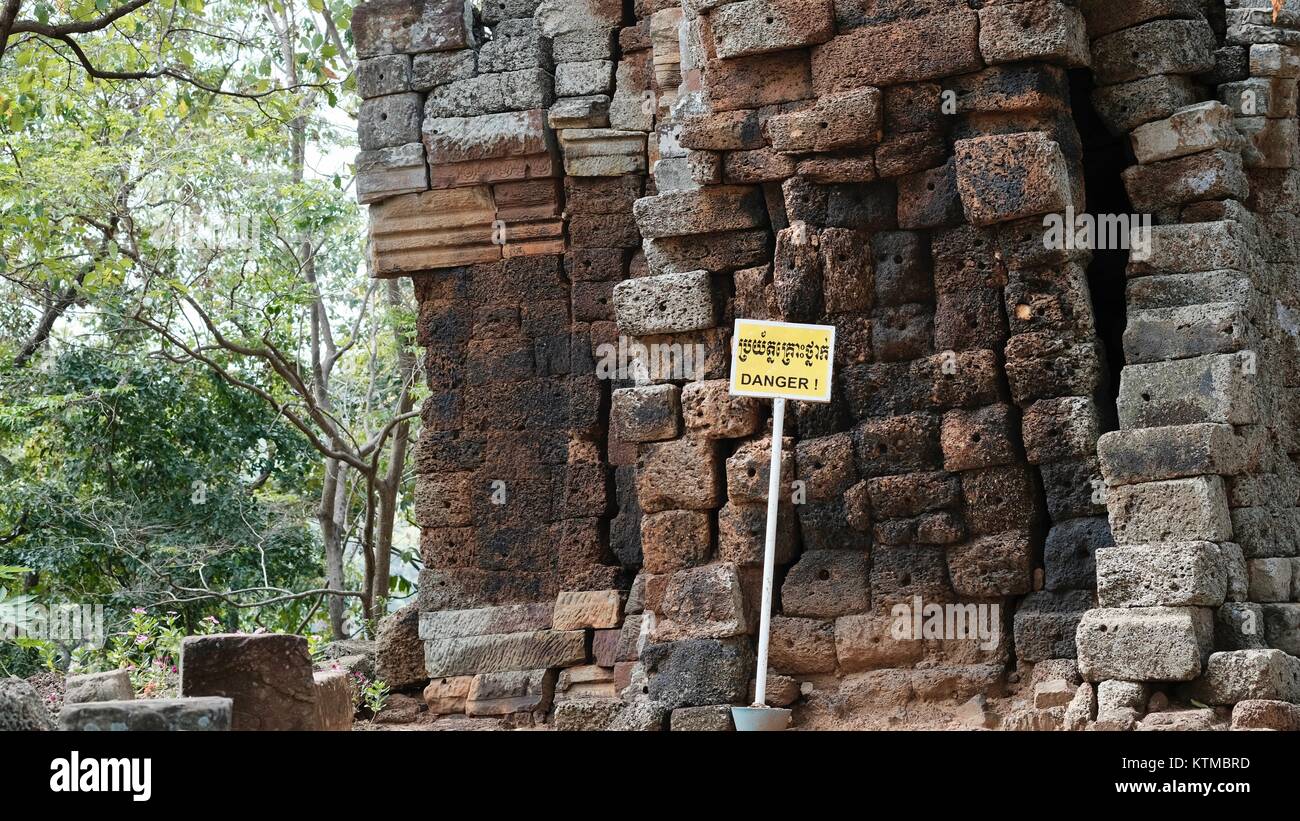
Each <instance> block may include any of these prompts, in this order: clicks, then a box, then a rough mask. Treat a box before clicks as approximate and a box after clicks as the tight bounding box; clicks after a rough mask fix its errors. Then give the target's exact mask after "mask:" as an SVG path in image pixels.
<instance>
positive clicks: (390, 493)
mask: <svg viewBox="0 0 1300 821" xmlns="http://www.w3.org/2000/svg"><path fill="white" fill-rule="evenodd" d="M386 295H387V297H388V306H389V308H390V309H394V310H395V309H397V308H399V307H401V304H402V290H401V285H400V284H399V283H398V281H397V280H395V279H390V280H388V282H387V290H386ZM393 335H394V337H395V339H394V342H396V347H397V374H398V378H399V379H401V380H402V384H403V385H410V384H411V382H412V380H413V379H414V375H415V369H416V365H417V361H416V358H415V355H414V354H413V353H412V352H411V340H410V339H409V338H407V336H406V334H404V333H402V331H401V329H400V327H396V326H395V327H394V330H393ZM414 406H415V400H414V398H413V397H412V395H411V391H410V390H409V389H405V388H404V389H403V390H402V394H401V400H400V401H399V402H398V407H397V415H398V416H402V415H404V414H406V413H408V412H410V410H411V408H413V407H414ZM410 436H411V426H410V423H409V422H406V421H402V422H399V423H398V425H397V427H396V428H395V429H394V430H393V436H392V441H393V445H392V447H393V455H392V456H391V457H389V460H388V470H387V471H386V472H385V473H384V477H383V478H382V479H380V480H378V481H377V482H376V487H377V494H376V495H377V496H378V515H379V521H378V532H377V533H376V535H375V580H374V587H373V588H372V590H371V595H372V597H373V598H374V601H375V608H376V611H377V613H378V614H379V615H380V616H383V615H384V614H385V613H386V612H387V609H388V604H387V602H388V587H389V585H390V584H391V581H390V580H391V577H392V569H393V530H394V528H395V527H396V522H397V513H398V510H399V509H400V507H401V501H402V475H403V474H404V473H405V472H406V451H407V448H408V447H409V444H410Z"/></svg>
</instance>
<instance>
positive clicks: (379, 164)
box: [356, 142, 429, 204]
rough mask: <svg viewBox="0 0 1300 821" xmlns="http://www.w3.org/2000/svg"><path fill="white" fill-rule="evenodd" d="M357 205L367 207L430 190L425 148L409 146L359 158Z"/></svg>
mask: <svg viewBox="0 0 1300 821" xmlns="http://www.w3.org/2000/svg"><path fill="white" fill-rule="evenodd" d="M356 167H357V202H359V203H362V204H368V203H372V202H378V201H379V200H382V199H387V198H388V197H394V196H397V195H399V194H413V193H416V192H419V191H424V190H426V189H427V188H428V187H429V168H428V166H427V165H426V160H425V157H424V146H423V145H421V144H420V143H418V142H415V143H407V144H405V145H399V146H395V147H393V148H381V149H379V150H377V151H362V152H360V153H359V154H357V160H356Z"/></svg>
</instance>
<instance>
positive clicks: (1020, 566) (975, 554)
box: [947, 531, 1034, 598]
mask: <svg viewBox="0 0 1300 821" xmlns="http://www.w3.org/2000/svg"><path fill="white" fill-rule="evenodd" d="M947 555H948V576H949V578H950V579H951V580H952V589H953V590H954V591H955V592H956V593H957V595H959V596H969V597H972V598H995V597H1000V596H1019V595H1022V594H1024V593H1028V592H1029V591H1030V589H1031V587H1032V585H1033V567H1034V544H1033V542H1032V541H1031V540H1030V538H1029V533H1028V532H1025V531H1007V532H1005V533H998V534H995V535H992V536H983V537H980V538H977V539H973V540H971V541H969V542H966V543H964V544H960V545H956V546H954V547H950V548H948V551H947Z"/></svg>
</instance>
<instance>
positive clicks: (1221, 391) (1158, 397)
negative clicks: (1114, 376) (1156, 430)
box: [1118, 354, 1259, 428]
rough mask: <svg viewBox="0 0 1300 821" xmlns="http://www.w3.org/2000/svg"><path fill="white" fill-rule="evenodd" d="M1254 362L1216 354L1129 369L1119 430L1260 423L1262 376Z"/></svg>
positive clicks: (1122, 375) (1123, 377) (1124, 381)
mask: <svg viewBox="0 0 1300 821" xmlns="http://www.w3.org/2000/svg"><path fill="white" fill-rule="evenodd" d="M1250 361H1251V360H1250V359H1249V358H1248V357H1245V356H1243V355H1234V354H1211V355H1209V356H1198V357H1193V358H1191V359H1180V360H1177V361H1174V362H1156V363H1151V364H1147V365H1130V366H1128V367H1126V368H1124V370H1123V371H1121V372H1120V381H1119V401H1118V407H1119V423H1120V427H1122V428H1146V427H1162V426H1167V425H1189V424H1195V423H1198V422H1221V423H1222V422H1226V423H1229V424H1234V425H1241V424H1249V423H1251V422H1254V421H1256V420H1257V419H1258V413H1259V411H1258V407H1257V403H1256V397H1255V394H1256V383H1257V375H1256V373H1255V372H1254V370H1253V369H1252V368H1251V367H1250V364H1249V363H1250Z"/></svg>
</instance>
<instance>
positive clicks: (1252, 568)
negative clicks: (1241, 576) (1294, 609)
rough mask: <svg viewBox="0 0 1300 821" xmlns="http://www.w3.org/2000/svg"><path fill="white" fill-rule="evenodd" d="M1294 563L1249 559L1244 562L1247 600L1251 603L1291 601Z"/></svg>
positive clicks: (1288, 560)
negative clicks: (1247, 590)
mask: <svg viewBox="0 0 1300 821" xmlns="http://www.w3.org/2000/svg"><path fill="white" fill-rule="evenodd" d="M1293 568H1294V563H1293V562H1292V561H1291V559H1285V558H1283V559H1277V558H1274V559H1250V560H1249V561H1247V562H1246V573H1247V578H1248V584H1249V585H1250V587H1249V594H1248V595H1249V598H1250V600H1251V601H1253V602H1284V601H1290V600H1291V590H1292V577H1293V574H1294V569H1293Z"/></svg>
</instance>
